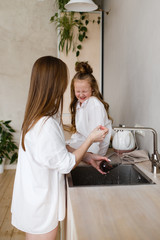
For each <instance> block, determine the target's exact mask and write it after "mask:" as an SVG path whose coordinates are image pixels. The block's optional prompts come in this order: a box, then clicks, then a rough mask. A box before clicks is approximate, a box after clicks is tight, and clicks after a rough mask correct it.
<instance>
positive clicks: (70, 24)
mask: <svg viewBox="0 0 160 240" xmlns="http://www.w3.org/2000/svg"><path fill="white" fill-rule="evenodd" d="M68 1H69V0H56V2H57V4H58V9H59V11H58V12H56V13H55V14H54V16H52V17H51V19H50V21H51V22H54V23H55V24H56V28H57V29H58V33H59V38H60V40H59V51H62V52H63V50H64V51H65V53H66V55H68V52H69V51H70V50H72V51H75V52H76V57H78V56H79V55H80V51H81V49H82V42H83V41H84V40H85V39H87V38H88V36H87V32H88V29H87V25H88V24H89V22H90V20H89V14H88V13H82V12H77V13H76V14H75V13H74V12H67V11H66V10H65V4H66V3H68ZM92 22H93V23H94V22H97V23H98V24H100V17H98V19H97V20H93V21H92ZM75 29H76V30H77V31H75Z"/></svg>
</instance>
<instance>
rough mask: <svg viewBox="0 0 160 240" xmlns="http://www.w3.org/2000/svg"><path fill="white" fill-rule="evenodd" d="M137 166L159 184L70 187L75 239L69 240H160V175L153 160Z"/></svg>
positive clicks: (70, 209)
mask: <svg viewBox="0 0 160 240" xmlns="http://www.w3.org/2000/svg"><path fill="white" fill-rule="evenodd" d="M136 165H137V166H138V167H139V168H140V169H141V170H142V171H143V172H144V173H145V174H146V175H147V176H148V177H150V178H151V179H152V180H153V181H154V182H155V183H156V184H153V185H130V186H129V185H127V186H122V185H121V186H111V187H110V186H98V187H68V189H67V193H68V204H69V206H70V207H69V210H68V211H71V212H72V218H73V219H72V225H74V237H73V238H71V237H70V239H69V238H67V240H71V239H73V240H152V239H153V240H160V174H158V175H156V176H154V175H153V174H152V173H151V171H150V168H151V164H150V161H146V162H143V163H138V164H136ZM69 214H70V213H69V212H68V215H69Z"/></svg>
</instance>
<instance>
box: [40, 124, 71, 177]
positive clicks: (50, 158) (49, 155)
mask: <svg viewBox="0 0 160 240" xmlns="http://www.w3.org/2000/svg"><path fill="white" fill-rule="evenodd" d="M37 139H38V140H37V145H36V159H37V161H38V162H39V163H40V164H42V165H43V166H45V167H47V168H50V169H56V170H57V171H59V172H60V173H62V174H67V173H69V172H70V171H71V170H72V168H73V166H74V165H75V155H74V154H72V153H70V152H68V150H67V149H66V145H65V138H64V134H63V130H62V128H61V126H60V125H59V124H58V122H56V121H55V120H47V121H46V122H45V123H44V125H43V126H42V128H41V130H40V132H39V134H38V137H37Z"/></svg>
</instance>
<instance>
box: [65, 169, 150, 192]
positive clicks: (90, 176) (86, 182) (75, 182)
mask: <svg viewBox="0 0 160 240" xmlns="http://www.w3.org/2000/svg"><path fill="white" fill-rule="evenodd" d="M68 179H69V186H70V187H71V186H96V185H108V186H110V185H137V184H154V182H153V181H152V180H151V179H150V178H148V177H147V176H146V175H145V174H144V173H143V172H141V171H140V170H139V169H138V168H137V167H136V166H135V165H119V166H118V167H116V168H114V169H112V170H111V171H110V172H109V173H107V174H106V175H102V174H101V173H99V172H98V171H97V170H96V169H95V168H93V167H91V166H82V167H76V168H75V169H73V170H72V171H71V173H70V177H69V178H68Z"/></svg>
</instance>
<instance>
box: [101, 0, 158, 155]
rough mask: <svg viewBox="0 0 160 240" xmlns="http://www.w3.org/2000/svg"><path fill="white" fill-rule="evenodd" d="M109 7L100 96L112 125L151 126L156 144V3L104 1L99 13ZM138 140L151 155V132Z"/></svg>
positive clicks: (126, 0) (156, 1)
mask: <svg viewBox="0 0 160 240" xmlns="http://www.w3.org/2000/svg"><path fill="white" fill-rule="evenodd" d="M110 8H111V13H110V14H109V15H108V16H107V15H105V22H104V26H105V27H104V35H105V37H104V97H105V100H106V101H108V102H109V104H110V114H111V116H112V117H113V119H114V125H118V124H120V123H123V124H125V125H130V126H134V125H135V124H139V125H141V126H148V127H153V128H155V129H156V130H157V132H158V138H159V142H160V110H159V109H160V107H159V104H160V12H159V10H160V1H159V0H154V1H151V0H120V1H117V0H107V1H104V9H105V10H106V11H107V10H109V9H110ZM139 142H140V146H141V147H143V148H146V149H149V150H150V152H152V136H151V135H150V134H146V136H145V138H144V137H142V136H140V137H139ZM159 151H160V147H159Z"/></svg>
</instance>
